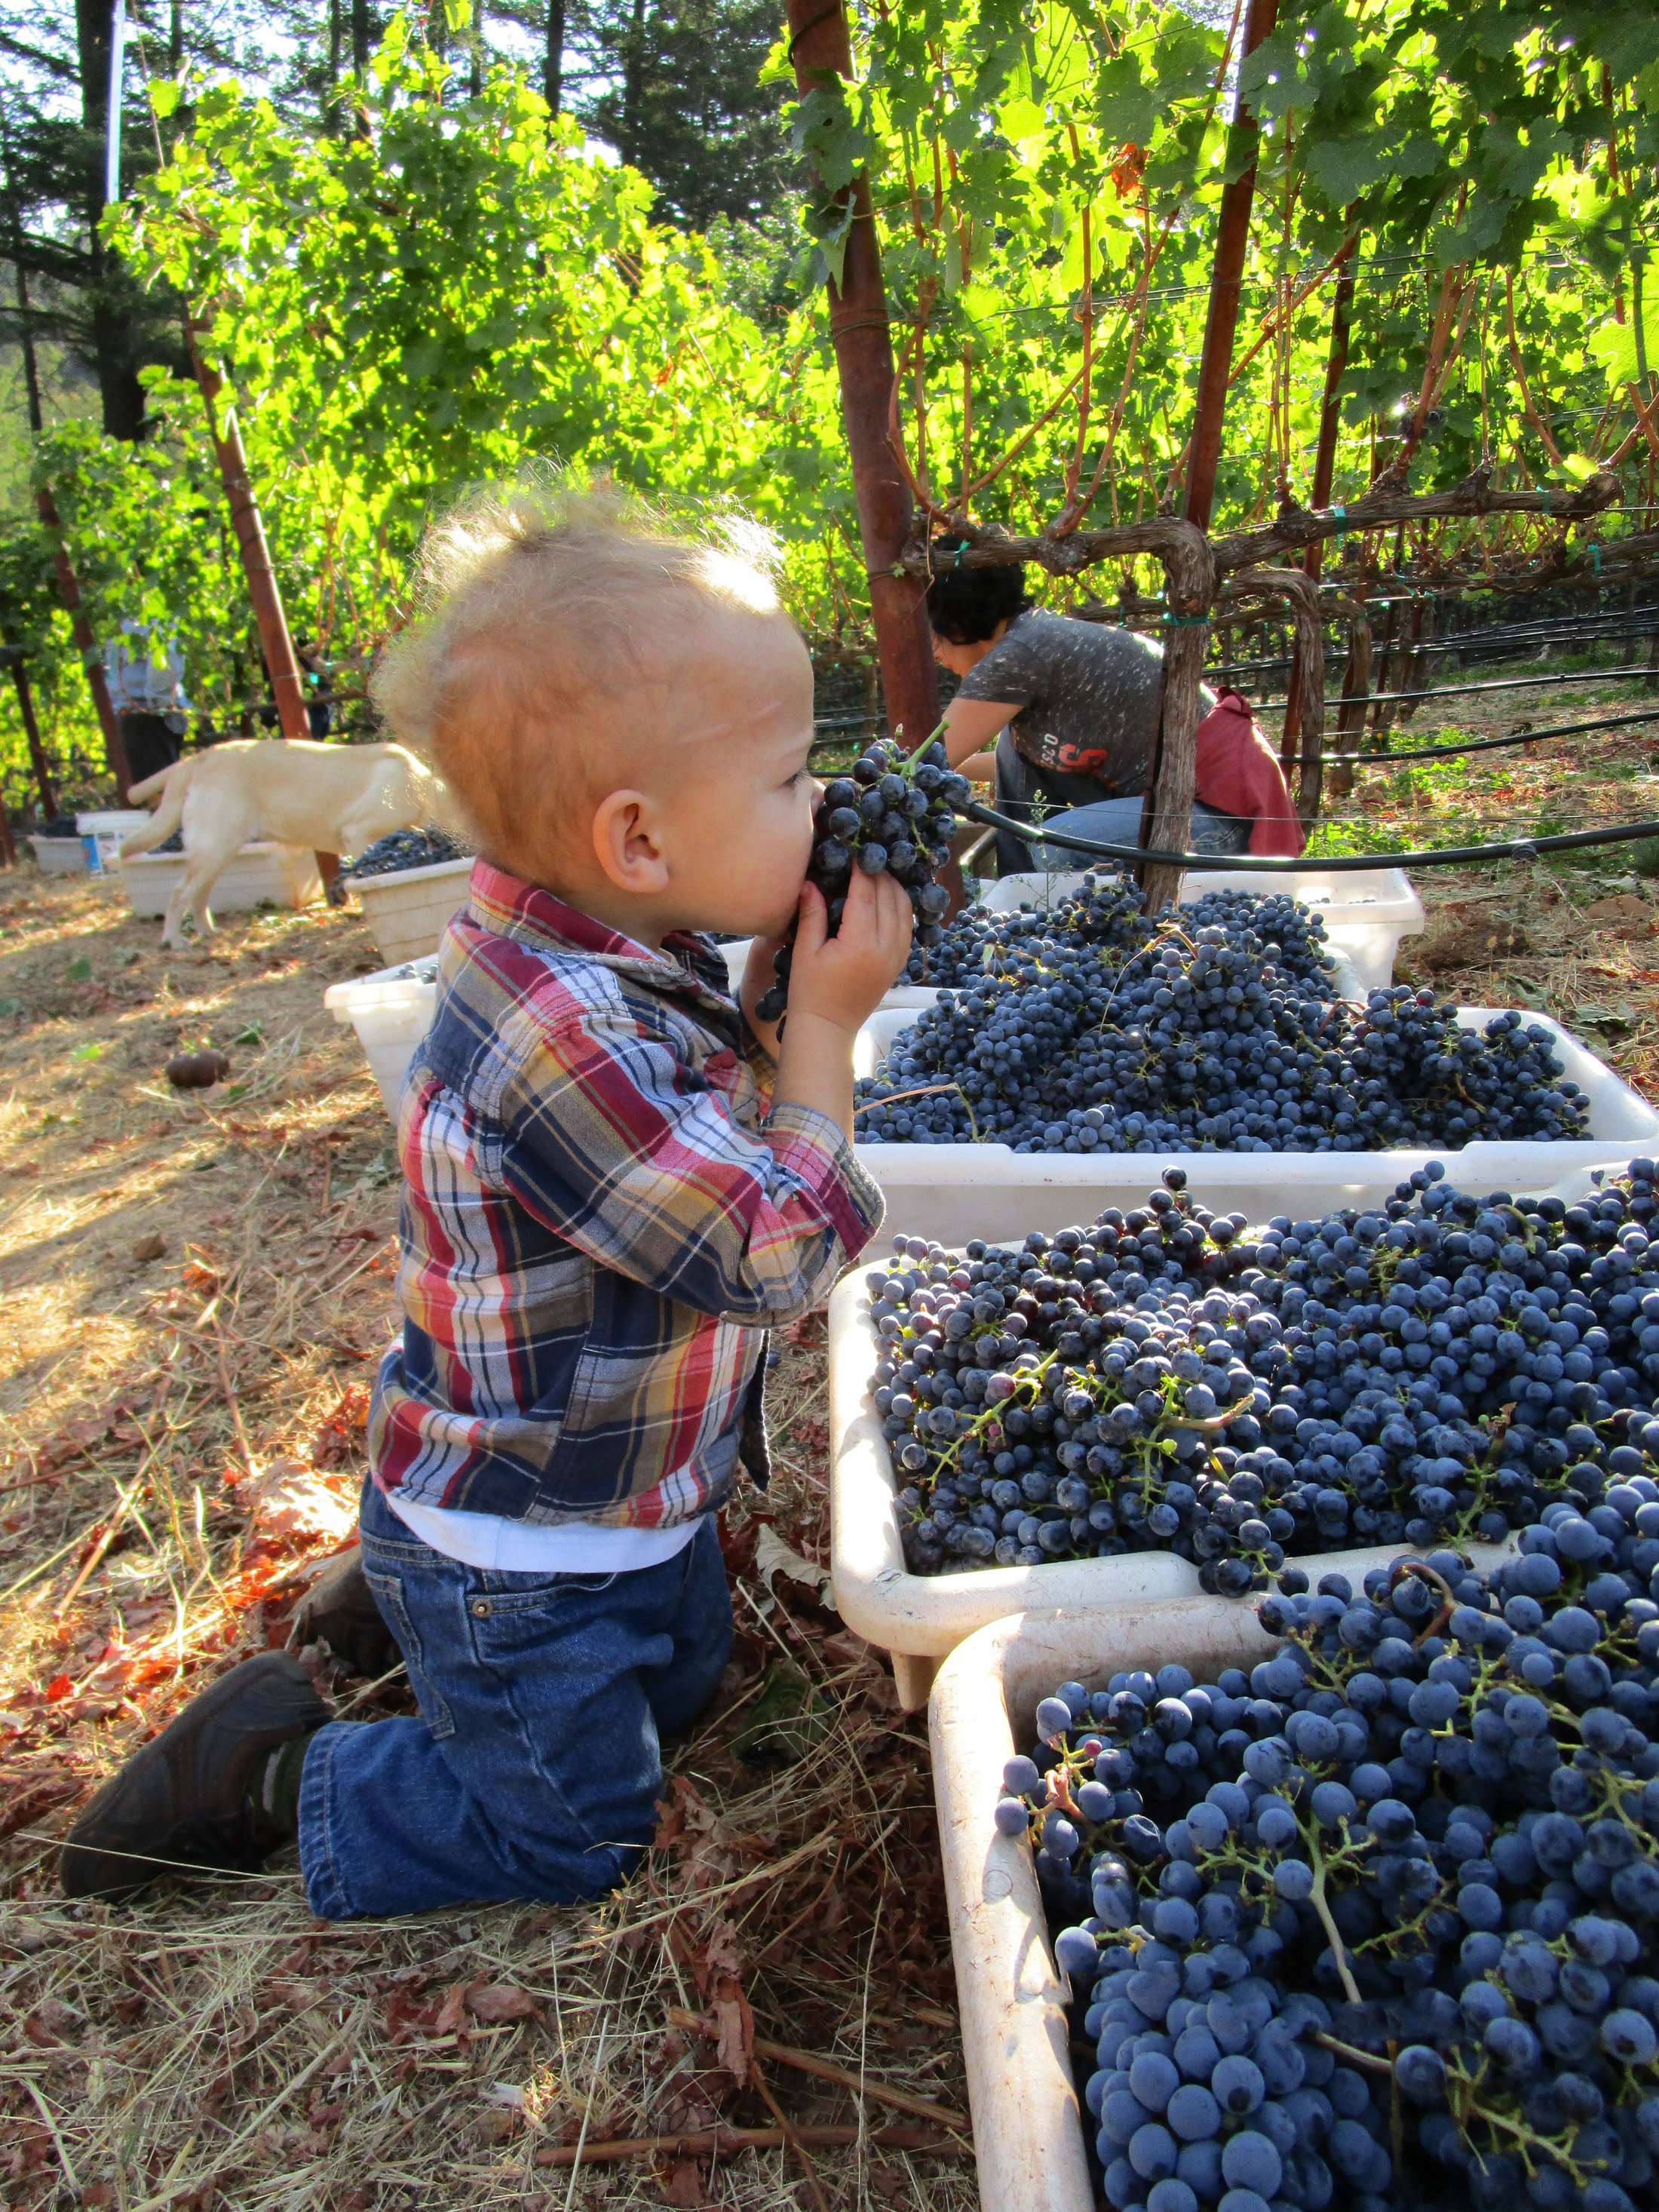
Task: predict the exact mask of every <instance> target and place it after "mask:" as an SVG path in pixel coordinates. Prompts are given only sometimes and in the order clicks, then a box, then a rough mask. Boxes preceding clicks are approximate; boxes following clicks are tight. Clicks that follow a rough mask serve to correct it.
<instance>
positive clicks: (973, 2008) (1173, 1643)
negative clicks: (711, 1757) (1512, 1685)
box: [927, 1557, 1342, 2212]
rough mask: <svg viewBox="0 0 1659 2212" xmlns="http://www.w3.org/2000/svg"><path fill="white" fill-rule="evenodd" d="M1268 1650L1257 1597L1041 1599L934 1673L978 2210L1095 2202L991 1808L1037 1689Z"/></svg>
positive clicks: (1047, 1966) (1013, 1875) (1013, 1848)
mask: <svg viewBox="0 0 1659 2212" xmlns="http://www.w3.org/2000/svg"><path fill="white" fill-rule="evenodd" d="M1321 1565H1322V1568H1323V1569H1324V1570H1325V1571H1327V1572H1329V1571H1333V1570H1334V1569H1336V1568H1338V1567H1339V1566H1340V1565H1342V1562H1341V1561H1340V1560H1339V1559H1336V1558H1335V1557H1332V1558H1331V1559H1327V1560H1322V1562H1321ZM1050 1571H1051V1572H1052V1571H1053V1570H1050ZM1273 1649H1274V1639H1273V1638H1272V1637H1270V1636H1268V1635H1267V1634H1266V1632H1264V1631H1263V1629H1262V1628H1261V1625H1260V1623H1259V1622H1258V1621H1257V1620H1256V1617H1255V1608H1254V1607H1252V1606H1251V1605H1249V1603H1248V1602H1244V1601H1240V1602H1237V1603H1235V1602H1233V1601H1231V1600H1228V1599H1226V1598H1212V1597H1191V1598H1177V1599H1174V1600H1168V1599H1166V1600H1164V1601H1155V1602H1152V1603H1142V1602H1139V1601H1126V1602H1123V1603H1121V1604H1117V1605H1114V1606H1112V1607H1109V1608H1106V1607H1087V1606H1085V1607H1071V1606H1063V1607H1051V1606H1045V1607H1042V1609H1040V1610H1036V1611H1032V1612H1028V1613H1016V1614H1014V1615H1013V1616H1012V1618H1009V1619H1004V1620H998V1621H996V1622H994V1624H992V1625H991V1626H987V1627H984V1628H981V1630H980V1631H979V1632H977V1633H976V1634H975V1635H973V1636H970V1637H969V1638H967V1640H966V1641H965V1642H964V1643H962V1644H958V1646H957V1649H956V1650H955V1651H953V1652H952V1653H951V1656H950V1658H949V1659H947V1660H946V1662H945V1665H944V1667H943V1668H941V1669H940V1672H939V1680H938V1682H937V1684H936V1685H935V1686H934V1689H933V1698H932V1701H931V1704H930V1706H929V1711H928V1723H927V1724H928V1735H929V1740H930V1741H931V1745H932V1748H933V1796H934V1801H935V1802H936V1804H937V1806H938V1808H939V1846H940V1850H941V1853H942V1856H943V1858H944V1863H945V1900H946V1905H947V1907H948V1910H949V1914H950V1924H951V1955H952V1958H953V1959H954V1960H955V1962H956V1972H957V2011H958V2014H959V2016H960V2019H961V2023H962V2048H963V2061H964V2063H965V2065H966V2069H967V2075H968V2100H969V2108H970V2110H971V2112H972V2115H973V2126H974V2156H975V2160H976V2162H977V2164H978V2167H979V2202H980V2206H981V2212H1095V2206H1096V2200H1095V2193H1094V2187H1093V2184H1092V2181H1091V2177H1090V2172H1089V2158H1088V2151H1087V2148H1086V2144H1085V2134H1084V2118H1083V2113H1082V2111H1081V2108H1080V2105H1079V2098H1078V2092H1077V2083H1076V2078H1075V2075H1074V2074H1073V2067H1072V2060H1071V2052H1070V2047H1069V2034H1070V2027H1069V2023H1068V2021H1067V2019H1066V1984H1065V1982H1064V1981H1063V1979H1062V1978H1061V1976H1060V1972H1059V1971H1058V1969H1057V1968H1056V1966H1055V1965H1054V1951H1053V1948H1052V1947H1051V1945H1050V1943H1049V1941H1048V1922H1047V1919H1046V1917H1045V1916H1044V1913H1043V1909H1042V1896H1041V1893H1039V1891H1038V1888H1037V1880H1036V1866H1035V1864H1034V1862H1033V1860H1032V1857H1031V1851H1030V1845H1029V1844H1026V1843H1025V1842H1024V1840H1022V1839H1019V1838H1012V1837H1008V1836H1004V1835H1000V1834H999V1833H998V1832H997V1826H996V1822H995V1820H994V1808H995V1805H996V1802H997V1800H998V1798H999V1797H1000V1796H1001V1795H1002V1770H1003V1767H1004V1765H1006V1762H1007V1761H1008V1760H1009V1759H1012V1756H1013V1754H1014V1753H1015V1752H1016V1751H1024V1752H1029V1751H1030V1749H1031V1747H1032V1746H1033V1744H1034V1742H1035V1741H1036V1725H1035V1720H1036V1705H1037V1700H1038V1699H1040V1698H1044V1697H1047V1696H1048V1695H1050V1694H1051V1693H1052V1692H1053V1691H1054V1689H1055V1688H1057V1687H1058V1686H1059V1685H1060V1683H1061V1682H1065V1681H1072V1680H1077V1681H1081V1682H1084V1683H1086V1684H1087V1685H1089V1686H1091V1688H1099V1687H1101V1686H1103V1685H1104V1684H1105V1683H1106V1681H1107V1680H1109V1678H1110V1677H1111V1676H1112V1675H1113V1674H1118V1673H1127V1672H1132V1671H1133V1670H1134V1669H1135V1668H1146V1669H1147V1670H1148V1671H1149V1672H1151V1671H1155V1670H1156V1669H1157V1668H1159V1667H1164V1666H1168V1665H1170V1663H1171V1662H1174V1663H1177V1664H1179V1665H1181V1666H1183V1667H1188V1668H1191V1670H1192V1672H1193V1674H1194V1675H1195V1676H1196V1677H1197V1678H1198V1680H1200V1681H1213V1680H1215V1678H1216V1676H1217V1675H1218V1674H1220V1673H1221V1672H1222V1671H1223V1670H1224V1669H1225V1668H1228V1667H1245V1668H1249V1667H1252V1666H1254V1665H1255V1663H1256V1662H1258V1661H1259V1660H1261V1659H1265V1658H1267V1657H1268V1656H1270V1654H1271V1653H1272V1651H1273Z"/></svg>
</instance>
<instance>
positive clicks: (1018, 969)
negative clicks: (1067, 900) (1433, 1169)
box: [855, 891, 1589, 1152]
mask: <svg viewBox="0 0 1659 2212" xmlns="http://www.w3.org/2000/svg"><path fill="white" fill-rule="evenodd" d="M1126 897H1127V894H1126V893H1124V892H1121V891H1114V892H1111V893H1106V894H1103V893H1102V892H1099V891H1094V892H1092V893H1087V894H1084V895H1081V896H1079V898H1078V899H1076V900H1075V901H1073V902H1071V907H1070V908H1069V910H1068V908H1066V907H1064V906H1062V907H1061V908H1058V909H1056V918H1057V919H1063V920H1064V921H1075V924H1076V926H1075V927H1054V924H1053V922H1051V923H1050V926H1049V927H1048V930H1047V933H1043V934H1038V933H1036V932H1034V931H1033V930H1032V929H1031V927H1030V924H1029V923H1027V922H1025V921H1024V917H1021V916H1009V917H1006V918H1005V920H1006V923H1008V924H1010V925H1018V926H1016V927H1007V928H1006V933H1005V931H1004V929H1003V928H1002V927H1000V926H995V925H993V926H989V927H985V926H981V925H980V924H977V923H975V924H970V925H969V926H968V927H967V929H966V930H965V931H964V933H963V938H962V939H961V955H960V961H959V963H957V964H956V965H953V966H952V969H951V972H952V974H953V975H954V974H955V973H957V966H958V965H959V967H960V970H961V973H962V976H963V987H962V988H961V990H960V991H957V990H952V989H945V990H941V992H940V994H939V1000H938V1001H937V1002H936V1004H935V1005H933V1006H931V1007H929V1008H928V1009H927V1011H926V1012H923V1013H921V1015H919V1016H918V1018H917V1019H916V1022H915V1025H914V1027H912V1028H910V1029H908V1030H904V1031H903V1032H902V1034H901V1035H900V1036H898V1037H897V1038H896V1040H895V1042H894V1044H893V1046H892V1048H891V1050H890V1053H889V1054H888V1057H887V1060H886V1062H885V1064H884V1066H883V1068H882V1070H881V1073H880V1074H879V1075H878V1076H877V1077H874V1078H866V1079H862V1080H861V1081H860V1084H859V1085H858V1086H857V1091H856V1094H855V1096H856V1101H857V1107H858V1121H857V1134H858V1136H859V1138H860V1140H861V1141H862V1142H865V1143H866V1144H935V1145H938V1144H963V1143H966V1142H975V1143H984V1142H996V1143H1001V1144H1006V1145H1009V1146H1012V1148H1013V1150H1014V1151H1015V1152H1220V1151H1226V1152H1385V1151H1390V1150H1395V1149H1414V1148H1419V1147H1423V1146H1445V1147H1447V1148H1448V1149H1456V1148H1459V1147H1461V1146H1463V1145H1466V1144H1468V1143H1469V1142H1470V1141H1471V1139H1474V1138H1476V1137H1480V1138H1487V1139H1508V1138H1522V1139H1538V1138H1544V1139H1566V1138H1572V1137H1577V1136H1580V1135H1582V1134H1583V1130H1584V1127H1585V1124H1586V1122H1587V1121H1588V1118H1589V1104H1588V1102H1587V1101H1586V1099H1585V1098H1584V1097H1583V1095H1582V1093H1581V1092H1580V1091H1579V1089H1578V1086H1577V1084H1574V1083H1571V1082H1568V1081H1565V1080H1564V1079H1563V1078H1562V1072H1561V1065H1560V1062H1559V1060H1558V1058H1557V1057H1556V1054H1555V1048H1554V1040H1553V1037H1552V1036H1551V1034H1550V1032H1549V1031H1548V1030H1547V1029H1545V1028H1544V1026H1543V1025H1542V1024H1541V1023H1538V1022H1534V1023H1530V1024H1526V1023H1523V1022H1522V1017H1521V1016H1520V1015H1519V1014H1518V1013H1515V1012H1509V1013H1504V1014H1500V1015H1498V1016H1497V1017H1496V1018H1495V1019H1493V1020H1492V1021H1491V1022H1489V1023H1488V1024H1486V1030H1485V1031H1484V1033H1482V1034H1479V1035H1477V1034H1476V1033H1474V1032H1473V1031H1471V1030H1463V1029H1461V1028H1460V1027H1459V1026H1458V1022H1457V1013H1456V1009H1455V1006H1452V1005H1451V1004H1450V1003H1449V1002H1443V1001H1441V1000H1437V999H1436V998H1435V996H1434V994H1433V993H1432V992H1431V991H1412V990H1408V989H1406V988H1404V987H1399V988H1395V989H1391V990H1387V991H1373V992H1372V993H1371V994H1370V998H1369V1000H1368V1001H1367V1003H1366V1004H1365V1005H1364V1006H1363V1007H1362V1006H1356V1005H1352V1004H1350V1003H1348V1002H1347V1001H1345V1000H1340V999H1337V998H1335V997H1334V964H1333V963H1332V962H1331V960H1330V958H1329V956H1328V953H1327V952H1326V951H1325V949H1324V928H1323V924H1322V921H1320V918H1319V917H1318V915H1316V914H1312V913H1310V911H1309V910H1308V909H1306V908H1302V907H1298V906H1297V903H1296V902H1295V901H1294V900H1292V899H1289V898H1285V897H1284V896H1273V897H1271V898H1266V899H1262V898H1257V897H1255V896H1254V895H1253V894H1251V893H1249V892H1244V891H1220V892H1212V893H1210V894H1209V895H1208V896H1206V897H1205V898H1204V899H1203V900H1201V901H1200V902H1198V903H1197V904H1196V905H1194V906H1192V907H1183V908H1177V909H1176V910H1175V911H1174V912H1172V913H1166V914H1165V915H1163V916H1162V917H1160V919H1159V920H1158V922H1157V923H1156V924H1155V925H1147V924H1145V923H1142V924H1141V925H1140V927H1139V930H1138V931H1136V930H1134V929H1133V928H1132V927H1127V926H1125V925H1124V923H1123V922H1122V921H1120V920H1119V919H1118V917H1119V915H1121V912H1122V907H1121V902H1122V901H1123V900H1124V899H1125V898H1126ZM1103 899H1105V900H1106V901H1108V902H1109V905H1108V911H1109V912H1110V913H1112V915H1113V916H1114V921H1113V925H1112V927H1109V929H1108V930H1107V931H1106V933H1104V934H1103V935H1097V934H1095V933H1094V931H1093V927H1092V926H1091V925H1092V918H1093V916H1094V915H1096V914H1097V912H1098V911H1099V909H1100V907H1101V903H1102V901H1103ZM1111 902H1117V903H1115V904H1114V903H1111ZM953 927H956V928H962V927H963V924H962V923H961V922H960V921H958V922H957V924H955V925H953ZM975 930H978V931H979V932H980V934H979V935H977V936H975V934H974V932H975ZM975 946H977V947H978V948H979V951H978V958H979V965H978V966H977V968H974V967H973V966H972V965H971V960H970V957H969V956H970V955H971V953H972V951H973V949H974V948H975ZM1126 946H1127V949H1126ZM953 957H954V956H953Z"/></svg>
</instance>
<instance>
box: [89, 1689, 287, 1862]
mask: <svg viewBox="0 0 1659 2212" xmlns="http://www.w3.org/2000/svg"><path fill="white" fill-rule="evenodd" d="M328 1717H329V1715H328V1708H327V1706H326V1705H324V1703H323V1701H322V1699H320V1698H319V1696H318V1694H317V1692H316V1690H315V1688H314V1687H313V1684H312V1680H311V1677H310V1675H309V1674H307V1672H306V1670H305V1668H303V1667H301V1664H300V1662H299V1661H298V1660H297V1659H290V1658H289V1656H288V1655H287V1653H286V1652H283V1651H265V1652H262V1653H261V1654H260V1656H258V1658H257V1659H245V1660H244V1661H243V1662H242V1664H241V1665H240V1667H233V1668H231V1670H230V1672H229V1674H225V1675H222V1676H221V1677H220V1679H219V1680H218V1681H216V1682H215V1683H214V1684H213V1686H212V1687H211V1688H210V1689H206V1690H204V1691H203V1692H202V1693H201V1695H200V1697H198V1698H192V1699H191V1702H190V1703H189V1705H186V1706H185V1710H184V1711H183V1712H181V1713H180V1714H179V1717H178V1718H177V1719H176V1720H173V1721H170V1722H169V1723H167V1727H166V1728H164V1729H162V1731H161V1735H158V1736H157V1737H156V1738H155V1741H153V1742H150V1743H147V1744H146V1745H145V1746H144V1747H143V1750H142V1751H140V1752H137V1753H134V1755H133V1757H132V1758H131V1759H129V1760H128V1761H127V1763H126V1765H125V1766H124V1767H122V1769H121V1770H120V1771H119V1772H118V1774H112V1776H111V1777H110V1778H109V1780H108V1781H107V1782H106V1784H104V1786H103V1788H102V1789H101V1790H100V1791H99V1792H98V1795H97V1796H95V1797H94V1799H93V1801H92V1802H91V1804H90V1805H88V1808H87V1809H86V1811H85V1812H84V1813H83V1814H82V1815H81V1817H80V1819H79V1820H77V1821H76V1824H75V1826H73V1827H72V1828H71V1829H70V1832H69V1837H68V1840H67V1841H66V1842H65V1844H64V1850H63V1856H62V1857H61V1859H60V1860H59V1862H58V1879H59V1880H60V1881H62V1883H63V1885H64V1893H65V1895H66V1896H69V1897H125V1896H130V1895H131V1893H133V1892H134V1891H135V1890H139V1889H142V1888H143V1887H144V1885H145V1883H146V1882H149V1881H155V1878H156V1876H157V1875H162V1874H167V1873H171V1872H173V1871H175V1870H177V1869H188V1868H191V1867H212V1868H219V1869H238V1870H240V1871H241V1872H244V1873H252V1871H253V1870H254V1869H256V1868H257V1867H258V1864H259V1863H260V1861H261V1860H262V1859H263V1858H264V1857H265V1855H266V1854H267V1853H268V1852H269V1851H271V1850H275V1849H276V1846H277V1844H280V1843H281V1842H282V1841H283V1838H282V1836H281V1834H280V1833H279V1832H277V1831H276V1829H275V1828H274V1827H273V1826H271V1824H270V1822H268V1821H266V1820H264V1819H262V1818H261V1816H260V1814H259V1813H258V1809H257V1803H256V1795H255V1793H256V1792H257V1790H258V1785H259V1783H260V1780H261V1778H262V1775H263V1771H264V1763H265V1761H266V1760H267V1759H269V1758H270V1754H271V1753H272V1752H273V1751H275V1750H276V1748H277V1747H278V1745H280V1744H284V1743H288V1742H289V1741H292V1739H293V1738H294V1737H295V1736H300V1735H309V1734H310V1733H311V1732H312V1730H313V1729H319V1728H321V1727H322V1726H323V1724H324V1723H325V1721H326V1720H327V1719H328Z"/></svg>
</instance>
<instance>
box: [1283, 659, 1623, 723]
mask: <svg viewBox="0 0 1659 2212" xmlns="http://www.w3.org/2000/svg"><path fill="white" fill-rule="evenodd" d="M1653 673H1654V671H1653V670H1652V669H1650V668H1571V669H1569V670H1568V671H1566V673H1565V675H1561V676H1494V677H1492V678H1489V679H1488V681H1487V682H1486V683H1484V684H1437V685H1436V686H1435V687H1434V689H1433V690H1430V691H1357V692H1355V693H1354V695H1353V696H1352V698H1349V699H1333V700H1332V701H1331V702H1329V703H1330V704H1331V705H1332V706H1333V707H1378V706H1390V707H1391V706H1395V705H1397V704H1398V703H1399V702H1401V701H1402V700H1407V699H1462V698H1465V697H1467V696H1468V695H1469V694H1470V693H1471V692H1474V691H1526V690H1535V689H1536V688H1537V687H1538V686H1539V685H1540V684H1620V683H1624V684H1629V683H1634V682H1635V681H1636V680H1637V679H1638V678H1645V677H1650V676H1651V675H1652V674H1653ZM1289 703H1290V702H1289V701H1288V700H1285V699H1264V700H1263V701H1262V702H1261V705H1260V706H1259V707H1258V708H1256V712H1257V714H1272V713H1273V711H1274V710H1275V708H1279V707H1285V706H1288V705H1289Z"/></svg>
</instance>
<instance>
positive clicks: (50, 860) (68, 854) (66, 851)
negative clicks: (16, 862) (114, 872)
mask: <svg viewBox="0 0 1659 2212" xmlns="http://www.w3.org/2000/svg"><path fill="white" fill-rule="evenodd" d="M29 843H30V845H31V846H32V847H33V849H34V860H35V865H36V866H37V867H38V868H39V869H40V872H41V874H42V875H43V876H84V875H85V873H86V872H87V855H86V849H85V848H84V847H83V846H82V842H81V840H80V839H79V838H78V837H31V838H30V839H29Z"/></svg>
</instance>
